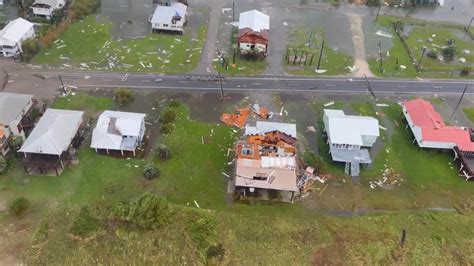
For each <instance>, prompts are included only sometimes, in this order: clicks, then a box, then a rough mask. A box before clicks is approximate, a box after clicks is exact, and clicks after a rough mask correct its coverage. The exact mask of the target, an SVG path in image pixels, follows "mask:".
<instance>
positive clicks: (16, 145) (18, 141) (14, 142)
mask: <svg viewBox="0 0 474 266" xmlns="http://www.w3.org/2000/svg"><path fill="white" fill-rule="evenodd" d="M9 142H10V147H11V148H12V149H13V150H14V151H18V150H19V149H20V148H21V145H23V138H22V137H20V136H13V137H11V138H10V140H9Z"/></svg>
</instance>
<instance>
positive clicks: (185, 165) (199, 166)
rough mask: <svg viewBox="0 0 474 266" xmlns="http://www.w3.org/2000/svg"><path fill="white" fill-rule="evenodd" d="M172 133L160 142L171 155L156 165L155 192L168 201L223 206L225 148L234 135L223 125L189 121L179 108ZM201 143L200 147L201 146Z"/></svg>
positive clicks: (227, 160)
mask: <svg viewBox="0 0 474 266" xmlns="http://www.w3.org/2000/svg"><path fill="white" fill-rule="evenodd" d="M177 114H178V116H177V120H176V122H175V130H174V132H173V133H172V134H170V135H168V136H166V137H164V138H162V139H161V142H163V143H165V144H166V145H167V146H168V147H169V148H170V149H171V152H172V158H171V160H169V161H165V162H158V167H159V168H160V170H161V176H160V178H159V179H158V180H157V181H156V185H155V186H156V189H157V190H159V191H161V193H163V194H164V195H165V196H166V197H167V198H168V199H169V200H170V201H172V202H174V203H179V204H183V205H187V204H191V205H194V200H196V201H197V202H198V204H199V205H200V206H201V207H202V208H211V209H222V208H224V207H225V197H224V196H225V192H226V189H227V178H226V177H225V176H224V175H223V174H222V172H227V173H228V174H230V172H229V171H227V168H228V166H227V162H229V161H230V160H231V159H232V157H231V155H229V157H227V149H228V148H233V147H232V143H233V142H234V141H235V136H236V133H234V131H233V130H232V129H231V128H230V127H227V126H223V125H219V124H206V123H200V122H196V121H192V120H190V119H189V110H188V109H187V107H186V106H184V105H180V107H179V108H178V109H177ZM203 141H204V144H203Z"/></svg>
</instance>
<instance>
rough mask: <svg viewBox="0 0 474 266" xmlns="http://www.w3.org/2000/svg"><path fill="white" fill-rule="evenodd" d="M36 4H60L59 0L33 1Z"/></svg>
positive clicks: (53, 5) (51, 5)
mask: <svg viewBox="0 0 474 266" xmlns="http://www.w3.org/2000/svg"><path fill="white" fill-rule="evenodd" d="M35 4H40V5H48V6H50V7H55V6H57V5H58V4H59V0H36V1H35V2H34V3H33V6H34V5H35Z"/></svg>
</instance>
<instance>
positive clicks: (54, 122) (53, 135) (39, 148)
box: [19, 108, 84, 155]
mask: <svg viewBox="0 0 474 266" xmlns="http://www.w3.org/2000/svg"><path fill="white" fill-rule="evenodd" d="M83 114H84V112H82V111H71V110H59V109H51V108H49V109H47V110H46V112H44V114H43V116H42V117H41V119H40V120H39V122H38V124H37V125H36V127H35V128H34V129H33V131H32V132H31V134H30V136H29V137H28V138H27V139H26V141H25V143H23V146H22V147H21V149H20V150H19V151H20V152H28V153H40V154H53V155H60V154H62V153H63V152H64V151H66V150H67V148H68V147H69V145H70V144H71V141H72V139H73V138H74V136H75V135H76V133H77V130H78V129H79V126H80V125H81V123H82V115H83Z"/></svg>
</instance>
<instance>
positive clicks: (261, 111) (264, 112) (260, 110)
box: [252, 103, 270, 119]
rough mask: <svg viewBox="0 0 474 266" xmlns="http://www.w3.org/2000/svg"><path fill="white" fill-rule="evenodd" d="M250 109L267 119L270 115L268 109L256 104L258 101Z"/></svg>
mask: <svg viewBox="0 0 474 266" xmlns="http://www.w3.org/2000/svg"><path fill="white" fill-rule="evenodd" d="M252 111H253V112H254V113H255V114H257V115H258V116H260V117H261V118H263V119H268V118H269V117H270V114H269V113H268V109H267V108H265V107H261V106H260V105H258V103H255V104H254V105H253V106H252Z"/></svg>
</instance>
